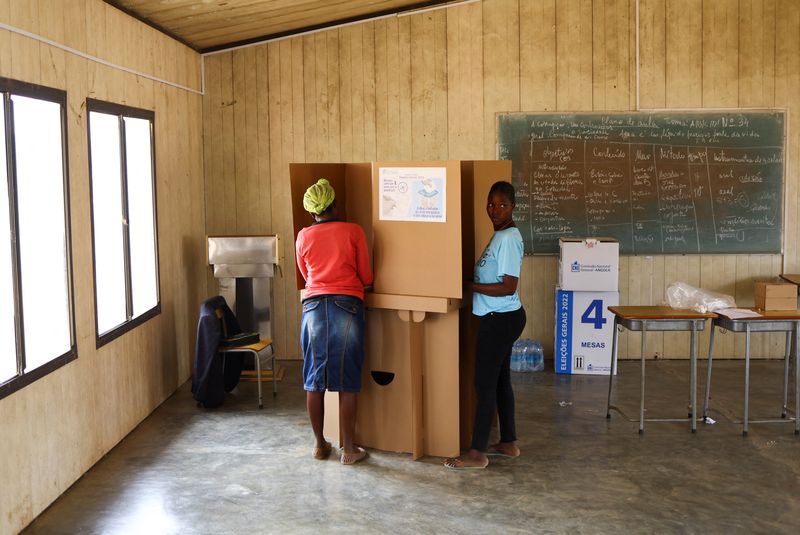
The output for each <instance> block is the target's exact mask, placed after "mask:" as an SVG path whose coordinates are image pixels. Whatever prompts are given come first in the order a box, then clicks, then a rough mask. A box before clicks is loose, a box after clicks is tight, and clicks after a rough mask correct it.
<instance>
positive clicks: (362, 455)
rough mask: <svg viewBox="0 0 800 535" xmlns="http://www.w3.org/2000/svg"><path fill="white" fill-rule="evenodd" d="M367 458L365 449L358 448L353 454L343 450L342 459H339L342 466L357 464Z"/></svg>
mask: <svg viewBox="0 0 800 535" xmlns="http://www.w3.org/2000/svg"><path fill="white" fill-rule="evenodd" d="M366 458H367V450H365V449H364V448H361V447H358V446H356V451H354V452H352V453H346V452H345V451H344V450H342V457H341V459H339V460H340V461H341V462H342V464H356V463H357V462H358V461H361V460H364V459H366Z"/></svg>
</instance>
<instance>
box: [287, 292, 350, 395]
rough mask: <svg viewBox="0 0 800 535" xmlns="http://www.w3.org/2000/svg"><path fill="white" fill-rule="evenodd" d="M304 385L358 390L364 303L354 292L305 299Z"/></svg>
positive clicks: (312, 389) (317, 388) (302, 328)
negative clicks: (351, 293) (352, 294)
mask: <svg viewBox="0 0 800 535" xmlns="http://www.w3.org/2000/svg"><path fill="white" fill-rule="evenodd" d="M300 345H301V346H302V347H303V388H304V389H305V390H307V391H308V392H324V391H325V390H331V391H333V392H359V391H360V390H361V369H362V368H363V367H364V302H363V301H362V300H361V299H359V298H358V297H353V296H351V295H316V296H314V297H309V298H308V299H304V300H303V318H302V322H301V325H300Z"/></svg>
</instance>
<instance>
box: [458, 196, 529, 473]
mask: <svg viewBox="0 0 800 535" xmlns="http://www.w3.org/2000/svg"><path fill="white" fill-rule="evenodd" d="M514 206H515V200H514V186H512V185H511V184H509V183H508V182H496V183H495V184H494V185H492V188H491V189H490V190H489V197H488V199H487V202H486V212H487V214H488V215H489V219H491V220H492V225H493V226H494V234H493V235H492V239H491V241H490V242H489V245H487V246H486V249H485V250H484V251H483V254H482V255H481V258H480V259H479V260H478V263H477V264H476V265H475V277H474V281H472V282H469V283H467V285H468V287H469V289H470V290H472V292H473V296H472V313H473V314H475V315H476V316H478V317H480V327H479V328H478V340H477V347H476V350H475V391H476V404H475V405H476V406H475V425H474V427H473V430H472V444H471V445H470V450H469V451H468V452H467V453H465V454H463V455H461V456H460V457H457V458H454V459H447V460H446V461H445V462H444V465H445V466H446V467H447V468H450V469H453V470H465V469H474V468H486V467H487V466H488V465H489V457H488V456H489V455H500V456H504V457H518V456H519V454H520V450H519V447H518V446H517V435H516V424H515V419H514V391H513V389H512V388H511V368H510V364H511V346H512V345H513V344H514V342H515V341H516V340H517V338H519V336H520V335H521V334H522V330H523V329H524V328H525V309H524V308H522V303H521V302H520V300H519V294H518V293H517V282H518V281H519V274H520V270H521V268H522V255H523V245H522V235H521V234H520V232H519V229H517V226H516V225H515V224H514V220H513V219H512V217H511V215H512V212H513V210H514ZM495 412H497V415H498V420H499V423H500V441H499V442H498V443H497V444H494V445H493V446H491V447H490V446H489V432H490V430H491V425H492V418H493V417H494V414H495Z"/></svg>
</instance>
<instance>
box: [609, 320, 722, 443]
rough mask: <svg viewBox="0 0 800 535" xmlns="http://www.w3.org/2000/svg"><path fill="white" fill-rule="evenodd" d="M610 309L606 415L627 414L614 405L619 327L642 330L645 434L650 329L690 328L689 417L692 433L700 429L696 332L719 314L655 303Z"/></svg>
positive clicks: (641, 422)
mask: <svg viewBox="0 0 800 535" xmlns="http://www.w3.org/2000/svg"><path fill="white" fill-rule="evenodd" d="M608 310H609V311H610V312H611V313H612V314H614V341H613V343H612V349H611V371H612V373H610V374H609V379H608V402H607V403H606V418H611V409H614V410H616V411H617V412H619V413H620V414H622V415H623V416H624V413H623V412H622V411H621V410H620V409H619V408H618V407H616V406H613V405H611V390H612V387H613V383H614V374H613V371H614V369H615V368H616V364H617V352H618V351H619V345H618V338H619V329H618V328H617V326H622V327H625V328H626V329H628V330H629V331H641V333H642V351H641V362H642V366H641V369H642V372H641V386H640V396H639V433H644V422H645V417H644V377H645V373H644V368H645V354H646V350H647V332H648V331H690V332H691V333H692V338H691V347H690V359H689V360H690V364H689V366H690V372H689V375H690V379H689V403H690V405H691V413H690V414H689V417H688V420H689V421H690V426H691V430H692V433H694V432H695V431H696V430H697V332H698V331H702V330H703V329H704V327H705V323H706V320H708V319H714V318H715V317H716V314H714V313H713V312H697V311H695V310H689V309H680V308H671V307H656V306H610V307H608ZM686 419H687V418H647V419H646V420H647V421H661V422H665V421H666V422H674V421H684V420H686Z"/></svg>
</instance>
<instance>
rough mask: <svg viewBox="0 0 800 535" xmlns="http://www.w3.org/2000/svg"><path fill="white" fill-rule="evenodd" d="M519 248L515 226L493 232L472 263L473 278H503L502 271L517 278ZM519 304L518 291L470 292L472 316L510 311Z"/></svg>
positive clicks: (485, 281)
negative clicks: (476, 260) (497, 293)
mask: <svg viewBox="0 0 800 535" xmlns="http://www.w3.org/2000/svg"><path fill="white" fill-rule="evenodd" d="M523 252H524V251H523V246H522V234H520V233H519V230H518V229H517V227H511V228H508V229H505V230H499V231H497V232H495V233H494V235H493V236H492V239H491V241H490V242H489V245H487V246H486V249H484V251H483V254H482V255H481V257H480V259H479V260H478V263H477V264H475V282H478V283H481V284H491V283H495V282H503V275H511V276H512V277H517V278H519V273H520V270H521V269H522V255H523ZM521 306H522V303H520V301H519V293H518V292H514V293H513V295H503V296H500V297H493V296H489V295H485V294H480V293H478V292H474V293H473V294H472V313H473V314H475V315H476V316H485V315H486V314H488V313H489V312H513V311H515V310H518V309H519V308H520V307H521Z"/></svg>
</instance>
